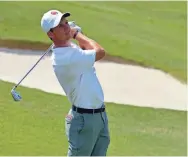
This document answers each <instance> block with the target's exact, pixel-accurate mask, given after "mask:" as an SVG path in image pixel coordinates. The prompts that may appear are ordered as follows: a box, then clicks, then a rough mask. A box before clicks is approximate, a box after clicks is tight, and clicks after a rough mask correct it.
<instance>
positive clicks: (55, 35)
mask: <svg viewBox="0 0 188 157" xmlns="http://www.w3.org/2000/svg"><path fill="white" fill-rule="evenodd" d="M49 36H50V38H52V39H53V40H64V41H66V40H69V39H70V38H71V32H70V26H69V24H68V20H67V19H66V18H62V19H61V21H60V23H59V25H58V26H56V27H55V28H53V29H52V30H51V31H50V35H49Z"/></svg>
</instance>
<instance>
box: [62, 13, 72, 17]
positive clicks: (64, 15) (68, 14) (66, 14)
mask: <svg viewBox="0 0 188 157" xmlns="http://www.w3.org/2000/svg"><path fill="white" fill-rule="evenodd" d="M70 15H71V14H70V13H69V12H67V13H64V14H63V16H62V17H69V16H70Z"/></svg>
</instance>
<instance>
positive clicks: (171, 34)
mask: <svg viewBox="0 0 188 157" xmlns="http://www.w3.org/2000/svg"><path fill="white" fill-rule="evenodd" d="M53 8H55V9H59V10H61V11H63V10H64V11H70V12H71V13H72V17H71V18H70V20H75V21H76V22H77V24H79V25H80V26H81V27H82V28H83V31H84V32H85V33H86V34H87V35H88V36H89V37H91V38H93V39H95V40H96V41H98V42H99V43H100V44H102V45H103V46H104V47H105V48H106V50H107V51H108V54H110V55H113V56H121V57H122V58H123V59H125V60H129V61H133V62H137V63H139V64H142V65H145V66H149V67H154V68H158V69H162V70H164V71H166V72H168V73H170V74H171V75H173V76H175V77H177V78H178V79H180V80H183V81H184V82H185V81H186V34H187V32H186V2H185V1H184V2H178V1H177V2H169V1H166V2H151V1H150V2H138V1H137V2H59V1H58V2H0V15H1V16H0V30H1V33H0V38H2V39H15V40H27V41H40V42H45V43H49V42H50V40H49V39H48V38H47V37H46V35H45V34H44V33H43V32H42V30H41V28H40V19H41V17H42V14H43V13H44V12H46V11H47V10H49V9H53Z"/></svg>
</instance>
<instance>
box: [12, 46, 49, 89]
mask: <svg viewBox="0 0 188 157" xmlns="http://www.w3.org/2000/svg"><path fill="white" fill-rule="evenodd" d="M52 47H53V44H52V45H51V46H50V47H49V48H48V49H47V50H46V52H45V53H44V54H43V55H42V56H41V57H40V58H39V60H38V61H37V62H36V63H35V65H33V67H32V68H31V69H30V70H29V71H28V72H27V74H25V76H24V77H23V78H22V79H21V80H20V81H19V82H18V83H17V84H16V85H15V86H14V88H13V89H15V88H17V87H18V86H19V84H20V83H21V82H22V81H23V80H24V79H25V77H26V76H27V75H28V74H29V73H30V72H31V71H32V70H33V68H34V67H35V66H36V65H37V64H38V63H39V62H40V60H41V59H42V58H43V57H44V56H45V55H46V54H47V53H48V52H50V50H51V48H52Z"/></svg>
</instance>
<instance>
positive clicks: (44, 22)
mask: <svg viewBox="0 0 188 157" xmlns="http://www.w3.org/2000/svg"><path fill="white" fill-rule="evenodd" d="M68 16H70V13H61V12H60V11H58V10H50V11H48V12H46V13H44V15H43V17H42V19H41V27H42V29H43V31H44V32H46V33H47V32H48V31H49V30H50V29H51V28H54V27H56V26H57V25H58V24H59V23H60V21H61V18H62V17H68Z"/></svg>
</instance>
